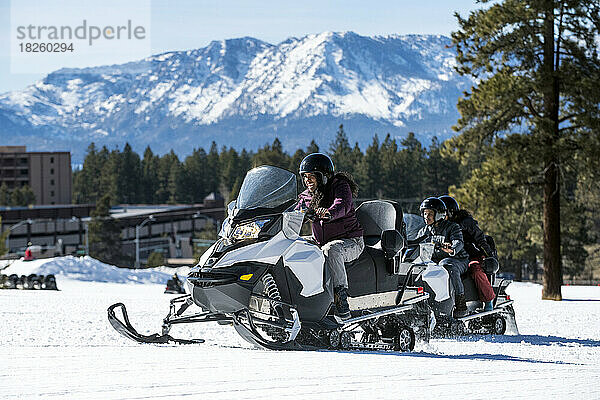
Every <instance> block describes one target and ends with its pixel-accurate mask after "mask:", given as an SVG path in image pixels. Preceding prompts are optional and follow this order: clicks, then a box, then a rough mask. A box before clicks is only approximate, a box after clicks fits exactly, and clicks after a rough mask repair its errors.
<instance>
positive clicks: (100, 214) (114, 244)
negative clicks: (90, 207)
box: [88, 194, 124, 265]
mask: <svg viewBox="0 0 600 400" xmlns="http://www.w3.org/2000/svg"><path fill="white" fill-rule="evenodd" d="M110 205H111V198H110V195H109V194H105V195H104V196H102V198H100V200H98V202H97V203H96V209H95V210H94V211H92V214H91V216H92V220H91V221H90V223H89V226H88V244H89V246H90V256H92V257H94V258H96V259H98V260H100V261H102V262H105V263H108V264H113V265H123V264H124V263H123V260H124V258H123V256H122V254H121V239H120V236H121V228H120V227H119V225H118V223H117V221H116V220H115V219H114V218H112V217H111V216H110Z"/></svg>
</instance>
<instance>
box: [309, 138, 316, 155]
mask: <svg viewBox="0 0 600 400" xmlns="http://www.w3.org/2000/svg"><path fill="white" fill-rule="evenodd" d="M318 152H319V145H318V144H317V142H315V140H314V139H312V140H311V141H310V144H309V145H308V147H307V148H306V154H311V153H318Z"/></svg>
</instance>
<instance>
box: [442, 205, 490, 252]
mask: <svg viewBox="0 0 600 400" xmlns="http://www.w3.org/2000/svg"><path fill="white" fill-rule="evenodd" d="M452 221H453V222H456V223H457V224H459V225H460V229H461V230H462V234H463V239H464V241H465V250H466V251H467V253H469V258H471V259H475V258H481V257H491V256H492V255H493V252H492V249H491V248H490V246H489V244H488V242H487V241H486V240H485V235H484V234H483V231H482V230H481V229H480V228H479V225H478V224H477V221H476V220H475V219H474V218H473V216H472V215H471V214H469V213H468V212H466V211H464V210H460V211H459V212H458V214H457V215H456V216H455V217H454V218H452Z"/></svg>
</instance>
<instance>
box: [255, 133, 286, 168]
mask: <svg viewBox="0 0 600 400" xmlns="http://www.w3.org/2000/svg"><path fill="white" fill-rule="evenodd" d="M252 165H253V167H258V166H260V165H272V166H274V167H279V168H288V166H289V165H290V157H289V156H288V155H287V154H286V153H285V152H284V151H283V146H282V145H281V142H280V141H279V139H278V138H275V140H274V141H273V144H272V145H270V146H269V145H268V144H267V145H265V146H264V147H262V148H260V149H258V151H257V152H256V154H255V155H254V157H253V158H252Z"/></svg>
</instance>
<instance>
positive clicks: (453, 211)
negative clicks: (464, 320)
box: [439, 195, 495, 311]
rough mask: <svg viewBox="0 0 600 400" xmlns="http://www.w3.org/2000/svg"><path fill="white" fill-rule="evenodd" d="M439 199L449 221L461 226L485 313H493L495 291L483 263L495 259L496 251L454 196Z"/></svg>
mask: <svg viewBox="0 0 600 400" xmlns="http://www.w3.org/2000/svg"><path fill="white" fill-rule="evenodd" d="M439 199H440V200H442V201H443V202H444V204H445V205H446V209H447V211H448V213H447V218H448V220H449V221H452V222H455V223H457V224H458V225H460V228H461V230H462V234H463V238H464V241H465V250H466V251H467V253H469V259H470V260H471V262H470V263H469V272H470V274H471V277H472V278H473V280H474V281H475V286H477V290H478V291H479V298H480V299H481V301H483V302H484V311H491V310H493V309H494V306H493V302H492V301H493V300H494V297H495V294H494V289H493V288H492V285H490V281H489V280H488V278H487V276H486V274H485V273H484V272H483V270H482V268H481V263H482V262H483V260H484V259H485V258H488V257H494V251H493V250H492V248H491V247H490V245H489V244H488V242H487V240H486V239H485V235H484V234H483V231H482V230H481V229H480V228H479V225H478V224H477V221H476V220H475V219H474V218H473V216H472V215H471V213H469V212H468V211H467V210H461V209H460V207H459V206H458V202H457V201H456V200H455V199H454V198H453V197H452V196H448V195H444V196H440V197H439Z"/></svg>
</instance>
